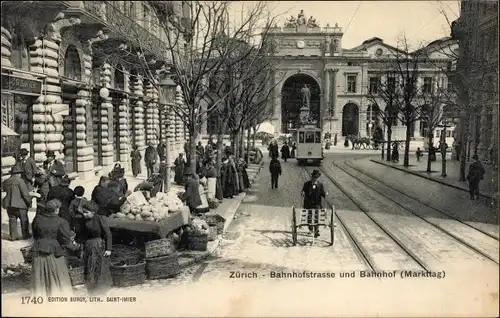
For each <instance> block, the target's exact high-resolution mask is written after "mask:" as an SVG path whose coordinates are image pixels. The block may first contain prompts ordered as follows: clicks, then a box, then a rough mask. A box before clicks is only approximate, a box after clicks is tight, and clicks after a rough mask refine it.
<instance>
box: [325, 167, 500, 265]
mask: <svg viewBox="0 0 500 318" xmlns="http://www.w3.org/2000/svg"><path fill="white" fill-rule="evenodd" d="M333 165H334V166H336V167H337V168H339V169H341V170H342V171H344V172H345V173H346V174H348V175H349V176H351V177H352V178H354V179H356V180H358V181H360V182H362V183H363V184H365V185H366V186H367V187H369V188H370V189H371V190H373V191H375V192H376V193H378V194H380V195H381V196H382V197H384V198H386V199H387V200H389V201H391V202H393V203H394V204H396V205H398V206H399V207H401V208H402V209H403V210H405V211H407V212H409V213H411V214H412V215H414V216H416V217H418V218H419V219H421V220H423V221H425V222H426V223H428V224H430V225H432V226H433V227H435V228H437V229H439V230H440V231H441V232H442V233H444V234H446V235H447V236H449V237H451V238H452V239H454V240H455V241H457V242H459V243H460V244H462V245H463V246H465V247H467V248H469V249H471V250H473V251H474V252H476V253H478V254H479V255H481V256H482V257H484V258H486V259H488V260H490V261H492V262H494V263H495V264H497V265H499V260H498V256H497V257H496V258H495V257H494V256H493V255H492V254H493V253H486V252H485V251H484V250H482V249H481V248H479V247H476V246H474V245H472V244H471V243H469V242H467V241H466V240H464V239H463V238H461V237H460V236H459V235H457V234H456V233H453V232H452V231H450V230H449V229H446V227H445V226H443V225H442V224H439V223H440V222H439V221H436V220H435V219H433V218H432V217H429V216H426V215H423V214H424V213H420V212H417V211H415V209H412V208H409V207H408V206H407V205H406V204H404V200H398V199H396V198H395V197H394V196H391V195H388V194H387V192H385V191H382V190H381V189H380V188H378V187H376V186H373V185H371V183H370V182H369V181H368V180H363V179H362V178H360V177H359V176H356V175H355V174H354V173H353V172H352V171H349V169H352V170H354V171H355V172H358V173H360V174H362V175H363V176H365V177H367V178H369V179H371V180H373V181H375V182H376V183H380V184H381V185H382V186H383V187H387V188H389V189H390V190H392V191H394V192H396V193H398V194H399V197H397V198H400V199H401V196H402V197H405V198H406V200H407V202H408V201H413V202H416V203H417V204H419V205H422V206H423V208H426V209H427V210H431V211H433V212H435V213H437V214H440V215H441V216H445V217H447V218H449V219H452V220H454V221H456V222H457V224H458V225H459V227H462V229H459V230H458V231H462V232H466V231H467V230H472V231H477V232H479V233H481V236H485V237H484V239H487V238H488V239H491V240H496V242H495V243H496V245H498V241H499V238H498V237H497V236H495V235H493V234H492V233H489V232H486V231H483V230H481V229H479V228H477V227H476V226H473V225H471V224H469V223H467V222H464V221H462V220H460V219H459V218H457V217H455V216H453V215H451V214H450V213H446V212H444V211H442V210H439V209H437V208H435V207H432V206H430V205H429V204H427V203H425V202H423V201H422V200H420V199H418V198H415V197H413V196H410V195H408V194H407V193H405V192H403V191H401V190H399V189H396V188H394V187H392V186H390V185H388V184H387V183H384V182H383V181H382V180H379V179H378V178H375V177H373V176H372V175H370V174H369V173H367V172H365V171H363V170H360V169H358V168H356V167H354V166H353V165H352V164H351V162H350V161H344V162H342V163H341V164H339V163H338V162H333ZM401 201H403V203H402V202H401ZM419 210H420V209H419ZM455 229H456V227H455ZM465 229H467V230H465ZM486 237H487V238H486ZM496 254H498V251H496Z"/></svg>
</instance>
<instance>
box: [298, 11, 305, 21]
mask: <svg viewBox="0 0 500 318" xmlns="http://www.w3.org/2000/svg"><path fill="white" fill-rule="evenodd" d="M304 24H306V15H305V14H304V10H300V13H299V15H298V16H297V25H304Z"/></svg>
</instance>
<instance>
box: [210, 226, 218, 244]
mask: <svg viewBox="0 0 500 318" xmlns="http://www.w3.org/2000/svg"><path fill="white" fill-rule="evenodd" d="M216 239H217V225H209V226H208V240H209V241H215V240H216Z"/></svg>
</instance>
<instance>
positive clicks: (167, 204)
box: [110, 192, 183, 222]
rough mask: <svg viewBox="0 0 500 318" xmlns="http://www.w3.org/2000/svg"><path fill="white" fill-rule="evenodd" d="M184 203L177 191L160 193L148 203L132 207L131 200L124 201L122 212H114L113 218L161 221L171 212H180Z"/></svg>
mask: <svg viewBox="0 0 500 318" xmlns="http://www.w3.org/2000/svg"><path fill="white" fill-rule="evenodd" d="M182 207H183V203H182V201H181V200H180V199H179V197H178V196H177V194H176V193H174V192H169V193H161V192H160V193H158V194H157V195H156V197H154V198H151V199H149V202H148V203H147V204H143V205H140V206H136V207H132V206H131V205H130V203H129V202H127V201H126V202H125V203H123V205H122V206H121V208H120V212H118V213H115V214H112V215H111V216H110V217H111V218H117V219H128V220H137V221H150V222H160V221H161V220H164V219H166V218H167V217H168V214H169V213H174V212H178V211H180V210H181V209H182Z"/></svg>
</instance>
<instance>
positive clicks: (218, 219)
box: [205, 214, 226, 234]
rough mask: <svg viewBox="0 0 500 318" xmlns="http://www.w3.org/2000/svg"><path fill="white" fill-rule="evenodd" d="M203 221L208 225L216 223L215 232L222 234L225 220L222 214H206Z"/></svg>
mask: <svg viewBox="0 0 500 318" xmlns="http://www.w3.org/2000/svg"><path fill="white" fill-rule="evenodd" d="M205 221H206V222H207V224H208V225H217V234H222V233H223V232H224V222H226V219H225V218H223V217H222V216H220V215H218V214H215V215H206V216H205Z"/></svg>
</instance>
